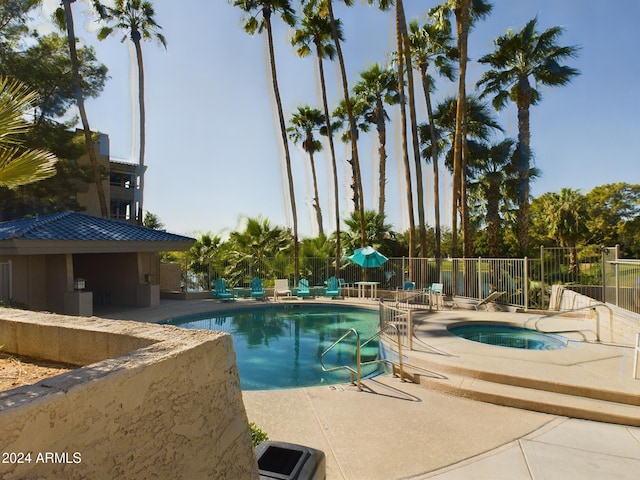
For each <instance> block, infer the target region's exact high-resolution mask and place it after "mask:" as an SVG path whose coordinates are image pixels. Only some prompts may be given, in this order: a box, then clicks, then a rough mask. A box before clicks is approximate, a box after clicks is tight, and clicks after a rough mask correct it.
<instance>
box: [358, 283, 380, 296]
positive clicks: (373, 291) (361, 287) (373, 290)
mask: <svg viewBox="0 0 640 480" xmlns="http://www.w3.org/2000/svg"><path fill="white" fill-rule="evenodd" d="M379 284H380V282H356V285H357V287H358V298H364V297H365V296H366V295H365V293H366V292H365V290H366V287H370V288H369V292H370V298H376V297H377V296H378V285H379Z"/></svg>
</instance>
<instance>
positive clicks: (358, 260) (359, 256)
mask: <svg viewBox="0 0 640 480" xmlns="http://www.w3.org/2000/svg"><path fill="white" fill-rule="evenodd" d="M349 260H351V261H352V262H353V263H355V264H357V265H360V266H361V267H363V268H375V267H380V266H382V265H383V264H384V263H385V262H386V261H387V260H389V259H388V258H387V257H385V256H384V255H382V254H381V253H380V252H378V251H377V250H376V249H375V248H373V247H362V248H359V249H357V250H356V251H355V252H353V255H351V256H350V257H349Z"/></svg>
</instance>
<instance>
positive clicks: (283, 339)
mask: <svg viewBox="0 0 640 480" xmlns="http://www.w3.org/2000/svg"><path fill="white" fill-rule="evenodd" d="M169 323H170V324H171V325H175V326H178V327H181V328H193V329H203V330H217V331H222V332H226V333H229V334H230V335H231V337H232V339H233V349H234V351H235V353H236V363H237V366H238V372H239V374H240V385H241V387H242V389H243V390H274V389H283V388H297V387H307V386H314V385H331V384H336V383H344V382H348V381H349V380H350V375H349V372H348V371H346V370H341V371H337V372H323V371H322V367H321V365H320V355H321V354H322V352H324V351H325V350H326V349H327V348H328V347H330V346H331V344H332V343H333V342H335V341H336V340H338V339H339V338H340V337H341V336H342V335H343V334H344V333H345V332H346V331H347V330H348V329H350V328H355V329H356V330H357V331H358V333H359V334H360V339H361V342H364V341H365V340H366V339H367V338H369V337H370V336H372V335H373V334H375V333H376V331H377V326H378V313H377V312H375V311H371V310H364V309H356V308H345V307H336V306H313V305H278V306H268V307H261V308H255V309H244V310H234V311H226V312H209V313H206V314H199V315H197V316H189V317H183V318H177V319H173V320H172V321H170V322H169ZM377 357H378V343H377V342H375V341H374V342H371V343H370V344H368V345H367V346H365V347H364V348H363V349H362V351H361V361H362V362H365V361H369V360H374V359H376V358H377ZM324 363H325V366H326V367H327V368H331V367H334V366H338V365H350V366H351V367H352V368H355V336H349V337H347V339H345V340H344V341H343V342H341V343H340V344H339V345H338V346H336V348H334V349H333V350H332V351H331V352H330V353H329V354H327V355H326V356H325V359H324ZM377 370H378V367H377V366H375V365H374V366H368V367H363V369H362V375H363V377H364V376H365V375H372V374H375V373H376V372H377Z"/></svg>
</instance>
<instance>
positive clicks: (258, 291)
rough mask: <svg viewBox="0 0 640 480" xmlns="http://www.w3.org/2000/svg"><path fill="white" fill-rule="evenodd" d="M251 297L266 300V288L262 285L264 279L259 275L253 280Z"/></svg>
mask: <svg viewBox="0 0 640 480" xmlns="http://www.w3.org/2000/svg"><path fill="white" fill-rule="evenodd" d="M251 298H255V299H256V300H264V288H263V287H262V280H260V278H258V277H254V278H253V280H251Z"/></svg>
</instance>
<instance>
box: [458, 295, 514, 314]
mask: <svg viewBox="0 0 640 480" xmlns="http://www.w3.org/2000/svg"><path fill="white" fill-rule="evenodd" d="M505 293H507V292H492V293H490V294H489V295H488V296H487V297H485V298H483V299H482V300H478V301H472V302H464V304H465V305H472V306H473V307H474V308H475V309H476V310H478V309H479V308H480V307H482V306H484V307H485V309H486V308H487V305H488V304H489V303H491V302H493V301H494V300H495V299H497V298H499V297H501V296H502V295H504V294H505ZM456 307H458V308H459V307H460V304H458V303H454V304H453V305H451V308H456Z"/></svg>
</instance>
